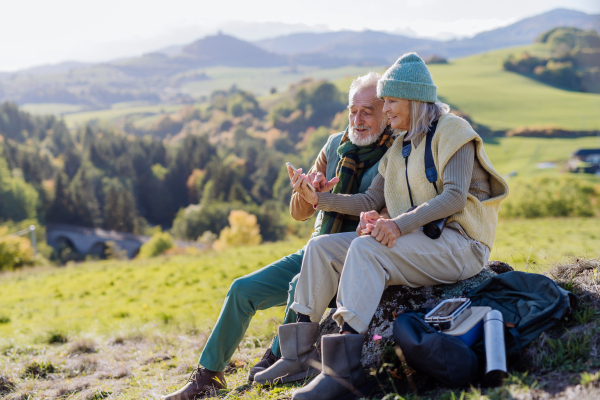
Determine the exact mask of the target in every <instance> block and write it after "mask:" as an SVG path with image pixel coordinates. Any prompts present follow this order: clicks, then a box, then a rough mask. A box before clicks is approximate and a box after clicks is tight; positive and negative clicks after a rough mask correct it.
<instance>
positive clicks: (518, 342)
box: [508, 328, 523, 358]
mask: <svg viewBox="0 0 600 400" xmlns="http://www.w3.org/2000/svg"><path fill="white" fill-rule="evenodd" d="M508 332H510V334H511V335H512V337H513V339H514V340H515V344H516V345H517V348H518V349H519V358H520V357H521V354H523V343H522V342H521V334H520V333H519V331H518V330H517V328H510V329H509V330H508Z"/></svg>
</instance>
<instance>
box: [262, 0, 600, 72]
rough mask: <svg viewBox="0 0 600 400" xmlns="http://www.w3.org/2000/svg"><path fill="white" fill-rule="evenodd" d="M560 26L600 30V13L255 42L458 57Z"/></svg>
mask: <svg viewBox="0 0 600 400" xmlns="http://www.w3.org/2000/svg"><path fill="white" fill-rule="evenodd" d="M557 26H570V27H577V28H581V29H594V30H598V31H600V15H590V14H586V13H583V12H580V11H574V10H566V9H556V10H552V11H549V12H546V13H544V14H540V15H536V16H534V17H530V18H525V19H523V20H521V21H518V22H516V23H514V24H512V25H509V26H506V27H503V28H497V29H494V30H490V31H487V32H482V33H479V34H478V35H475V36H474V37H472V38H465V39H459V40H450V41H446V42H443V41H439V40H432V39H420V38H414V37H406V36H400V35H394V34H390V33H385V32H373V31H364V32H353V31H345V32H326V33H295V34H291V35H285V36H278V37H275V38H272V39H264V40H260V41H258V42H256V44H257V45H259V46H260V47H262V48H263V49H265V50H267V51H270V52H273V53H278V54H287V55H298V54H307V53H308V54H323V55H328V56H330V57H331V56H339V57H344V58H350V59H352V60H359V61H375V60H382V59H383V60H387V62H393V61H395V59H396V58H397V57H398V55H401V54H403V53H405V52H408V51H416V52H417V53H419V54H423V55H427V54H435V55H439V56H443V57H449V58H456V57H463V56H467V55H471V54H476V53H481V52H485V51H489V50H494V49H498V48H502V47H511V46H518V45H524V44H529V43H532V42H533V41H534V40H535V38H536V37H538V36H539V35H540V34H541V33H543V32H545V31H547V30H549V29H552V28H555V27H557Z"/></svg>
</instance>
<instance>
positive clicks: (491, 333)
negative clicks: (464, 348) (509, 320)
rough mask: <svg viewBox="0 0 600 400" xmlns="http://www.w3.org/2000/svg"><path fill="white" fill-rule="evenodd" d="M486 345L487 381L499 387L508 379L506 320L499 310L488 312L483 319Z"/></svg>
mask: <svg viewBox="0 0 600 400" xmlns="http://www.w3.org/2000/svg"><path fill="white" fill-rule="evenodd" d="M483 343H484V345H485V360H486V369H485V381H486V382H487V383H488V384H489V385H492V386H497V385H499V384H501V383H502V380H503V379H504V378H506V376H507V371H506V347H505V346H504V318H502V313H501V312H500V311H498V310H492V311H488V312H487V314H485V317H483Z"/></svg>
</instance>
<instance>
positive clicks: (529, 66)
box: [504, 28, 600, 93]
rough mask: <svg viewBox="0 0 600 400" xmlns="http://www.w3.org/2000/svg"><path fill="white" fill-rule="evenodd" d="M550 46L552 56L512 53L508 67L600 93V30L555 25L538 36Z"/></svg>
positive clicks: (567, 86)
mask: <svg viewBox="0 0 600 400" xmlns="http://www.w3.org/2000/svg"><path fill="white" fill-rule="evenodd" d="M537 42H538V43H545V44H547V45H548V46H549V49H550V54H549V55H548V56H536V55H532V54H530V53H528V52H525V53H523V54H521V55H520V56H516V57H515V56H514V55H512V54H511V55H510V56H509V57H508V58H507V59H506V60H505V61H504V69H506V70H507V71H513V72H516V73H519V74H523V75H526V76H529V77H531V78H533V79H537V80H539V81H541V82H544V83H547V84H549V85H553V86H557V87H560V88H562V89H567V90H573V91H578V92H591V93H600V67H599V66H600V34H598V32H596V31H594V30H589V31H585V30H582V29H578V28H554V29H551V30H549V31H547V32H545V33H543V34H542V35H540V37H539V38H538V39H537Z"/></svg>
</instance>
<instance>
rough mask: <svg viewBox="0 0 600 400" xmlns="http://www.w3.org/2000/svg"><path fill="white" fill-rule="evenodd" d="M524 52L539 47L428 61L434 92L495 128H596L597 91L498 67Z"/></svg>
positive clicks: (599, 124)
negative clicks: (554, 83) (567, 87)
mask: <svg viewBox="0 0 600 400" xmlns="http://www.w3.org/2000/svg"><path fill="white" fill-rule="evenodd" d="M524 51H530V52H534V53H535V52H543V51H544V49H543V48H541V47H540V45H529V46H523V47H514V48H509V49H502V50H496V51H491V52H488V53H483V54H478V55H474V56H470V57H465V58H459V59H456V60H451V62H450V63H449V64H432V65H429V69H430V71H431V74H432V76H433V81H434V83H435V84H436V85H437V87H438V96H440V97H441V98H443V100H444V101H446V102H448V103H450V104H451V105H453V106H454V107H457V108H458V109H460V110H462V111H464V112H466V113H467V114H469V115H470V116H471V117H472V118H473V119H474V120H475V121H476V122H478V123H480V124H484V125H487V126H489V127H490V128H492V129H495V130H507V129H513V128H518V127H523V126H541V125H552V126H556V127H560V128H564V129H568V130H575V131H577V130H598V129H600V113H599V112H598V110H599V109H600V94H594V93H579V92H571V91H567V90H562V89H557V88H554V87H552V86H548V85H545V84H543V83H540V82H538V81H535V80H533V79H529V78H526V77H524V76H522V75H519V74H516V73H513V72H508V71H505V70H504V69H503V68H502V62H503V61H504V60H505V59H506V57H508V56H509V55H510V54H515V55H519V54H521V53H522V52H524ZM378 71H380V72H382V71H381V70H378ZM350 82H351V78H346V79H341V80H338V81H336V82H335V83H336V85H337V87H338V88H339V89H340V90H343V91H347V90H348V87H349V85H350Z"/></svg>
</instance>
